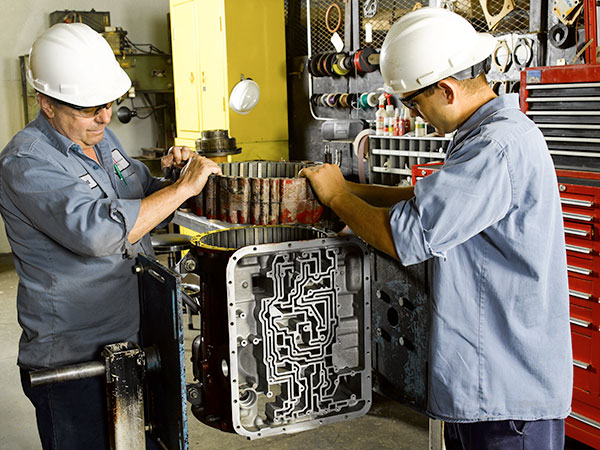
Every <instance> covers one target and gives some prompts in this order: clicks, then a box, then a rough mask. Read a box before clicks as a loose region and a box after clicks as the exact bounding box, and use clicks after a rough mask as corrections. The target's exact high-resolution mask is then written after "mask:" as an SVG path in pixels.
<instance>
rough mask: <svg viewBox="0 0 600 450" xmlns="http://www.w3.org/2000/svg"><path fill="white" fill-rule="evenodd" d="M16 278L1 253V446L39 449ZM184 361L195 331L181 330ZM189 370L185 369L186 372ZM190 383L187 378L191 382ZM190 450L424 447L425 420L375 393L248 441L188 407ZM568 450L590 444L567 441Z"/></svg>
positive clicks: (5, 449)
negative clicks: (367, 405) (334, 417)
mask: <svg viewBox="0 0 600 450" xmlns="http://www.w3.org/2000/svg"><path fill="white" fill-rule="evenodd" d="M16 288H17V276H16V274H15V271H14V267H13V266H12V259H11V257H10V255H0V342H2V343H3V345H2V346H1V348H0V383H1V384H0V386H1V388H0V405H1V407H0V449H2V450H39V449H40V448H41V446H40V443H39V438H38V436H37V428H36V426H35V416H34V411H33V407H32V406H31V404H30V403H29V401H28V400H27V398H26V397H25V395H24V394H23V393H22V391H21V386H20V382H19V376H18V370H17V366H16V364H15V361H16V358H17V345H18V340H19V336H20V328H19V325H18V323H17V314H16V304H15V297H16ZM186 333H187V334H186V349H187V350H186V359H187V360H189V358H190V351H189V349H190V347H191V339H193V337H194V335H195V333H194V332H186ZM189 372H190V371H188V373H189ZM190 381H191V380H190ZM188 416H189V419H188V420H189V443H190V449H192V450H196V449H197V450H200V449H232V450H233V449H255V448H262V449H273V448H277V449H281V450H291V449H305V448H318V449H356V450H359V449H375V448H378V449H397V450H418V449H427V447H428V428H427V427H428V420H427V418H426V417H425V416H423V415H421V414H419V413H416V412H414V411H412V410H411V409H409V408H406V407H403V406H401V405H399V404H397V403H395V402H392V401H389V400H386V399H383V398H379V397H376V398H375V399H374V402H373V408H372V409H371V412H370V413H369V414H367V415H366V416H364V417H362V418H360V419H356V420H352V421H348V422H341V423H338V424H333V425H328V426H325V427H322V428H319V429H316V430H310V431H305V432H302V433H297V434H294V435H289V436H279V437H271V438H265V439H259V440H257V441H248V440H246V439H245V438H243V437H240V436H237V435H234V434H228V433H223V432H221V431H218V430H215V429H212V428H210V427H207V426H205V425H203V424H202V423H200V422H198V421H197V420H196V419H195V418H194V417H193V416H192V415H191V412H190V411H189V409H188ZM565 448H566V449H567V450H589V449H590V447H587V446H584V445H582V444H580V443H578V442H575V441H572V440H569V439H568V440H567V446H566V447H565Z"/></svg>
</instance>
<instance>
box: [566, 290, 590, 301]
mask: <svg viewBox="0 0 600 450" xmlns="http://www.w3.org/2000/svg"><path fill="white" fill-rule="evenodd" d="M569 295H570V296H572V297H577V298H582V299H584V300H591V299H592V294H588V293H586V292H580V291H576V290H574V289H569Z"/></svg>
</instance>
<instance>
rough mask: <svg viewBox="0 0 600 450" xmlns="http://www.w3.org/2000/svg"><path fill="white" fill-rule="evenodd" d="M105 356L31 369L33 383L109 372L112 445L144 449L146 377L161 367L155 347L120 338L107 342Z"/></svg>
mask: <svg viewBox="0 0 600 450" xmlns="http://www.w3.org/2000/svg"><path fill="white" fill-rule="evenodd" d="M102 359H103V362H100V361H93V362H89V363H81V364H74V365H71V366H65V367H60V368H58V369H48V370H39V371H35V372H31V373H30V378H31V385H32V386H41V385H44V384H52V383H60V382H65V381H71V380H77V379H81V378H90V377H97V376H105V377H106V393H107V397H108V411H107V414H108V425H109V430H110V431H109V441H110V448H111V449H114V450H131V449H144V448H146V435H145V432H146V427H145V424H144V396H143V381H144V377H145V375H146V372H147V371H148V372H149V371H152V370H156V369H158V361H157V359H158V358H157V357H156V356H155V354H154V352H153V351H152V350H151V349H150V350H149V351H148V352H146V353H145V352H144V351H143V350H142V349H141V348H140V347H139V346H138V345H136V344H133V343H131V342H120V343H118V344H111V345H107V346H105V347H104V350H103V351H102Z"/></svg>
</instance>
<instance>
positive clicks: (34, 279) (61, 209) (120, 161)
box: [0, 113, 162, 368]
mask: <svg viewBox="0 0 600 450" xmlns="http://www.w3.org/2000/svg"><path fill="white" fill-rule="evenodd" d="M96 153H97V155H98V158H99V160H100V162H101V163H102V164H98V163H97V162H96V161H94V160H93V159H91V158H89V157H87V156H85V155H84V153H83V151H82V149H81V148H80V147H79V146H78V145H76V144H74V143H73V142H72V141H71V140H70V139H68V138H66V137H65V136H63V135H62V134H60V133H58V132H57V131H56V130H55V129H54V128H53V127H52V126H51V125H50V123H49V122H48V120H47V119H46V118H45V116H44V115H43V114H41V113H40V114H38V116H37V117H36V119H35V120H34V121H32V122H31V123H30V124H28V125H27V126H26V127H25V128H24V129H23V130H21V131H20V132H19V133H17V134H16V135H15V136H14V137H13V139H12V140H11V141H10V142H9V143H8V144H7V146H6V147H5V148H4V150H3V151H2V153H1V154H0V212H1V213H2V217H3V219H4V224H5V226H6V234H7V236H8V240H9V243H10V245H11V248H12V251H13V256H14V261H15V268H16V271H17V273H18V275H19V286H18V292H17V311H18V317H19V323H20V324H21V327H22V328H23V334H22V336H21V341H20V344H19V359H18V364H19V365H20V366H21V367H24V368H42V367H56V366H61V365H65V364H71V363H75V362H81V361H90V360H94V359H96V358H97V357H98V356H99V351H100V350H101V348H102V347H103V346H104V345H105V344H110V343H115V342H121V341H133V342H135V341H137V333H138V329H139V293H138V280H137V275H135V274H134V272H133V268H134V265H135V256H136V255H137V254H138V253H145V254H149V255H153V251H152V246H151V244H150V239H149V237H148V236H145V237H144V238H142V239H141V240H140V241H138V242H137V243H135V244H134V245H131V244H130V243H129V242H128V240H127V235H128V234H129V232H130V231H131V229H132V228H133V225H134V224H135V222H136V220H137V217H138V213H139V210H140V205H141V199H142V198H144V197H146V196H147V195H149V194H151V193H152V192H154V191H156V190H157V189H159V187H160V186H161V184H162V180H160V179H157V178H153V177H152V176H151V175H150V172H149V171H148V169H147V168H146V167H145V166H144V165H143V164H142V163H141V162H139V161H137V160H135V159H132V158H130V157H129V156H127V154H126V153H125V151H124V150H123V149H122V147H121V145H120V143H119V141H118V140H117V138H116V137H115V135H114V134H113V133H112V132H111V131H110V130H109V129H108V128H106V129H105V131H104V138H103V140H102V141H101V142H100V143H99V144H98V145H96ZM115 164H117V167H119V169H120V172H121V174H122V177H123V179H121V178H120V177H119V175H118V174H117V173H116V170H115V169H114V165H115Z"/></svg>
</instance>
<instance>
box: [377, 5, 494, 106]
mask: <svg viewBox="0 0 600 450" xmlns="http://www.w3.org/2000/svg"><path fill="white" fill-rule="evenodd" d="M495 47H496V39H495V38H494V37H493V36H492V35H490V34H487V33H477V32H476V31H475V29H474V28H473V26H472V25H471V24H470V23H469V22H468V21H467V20H466V19H464V18H462V17H461V16H459V15H458V14H455V13H453V12H450V11H448V10H446V9H443V8H435V7H427V8H421V9H418V10H416V11H413V12H410V13H408V14H406V15H404V16H403V17H402V18H401V19H400V20H399V21H398V22H396V23H395V24H394V25H392V27H391V28H390V31H389V32H388V34H387V36H386V37H385V40H384V41H383V45H382V47H381V56H380V61H379V65H380V69H381V74H382V75H383V81H384V83H385V85H384V87H385V89H386V91H388V92H389V93H396V94H404V93H406V92H411V91H415V90H417V89H420V88H423V87H425V86H429V85H431V84H433V83H436V82H437V81H440V80H443V79H444V78H447V77H449V76H452V75H455V74H457V73H458V72H461V71H463V70H465V69H468V68H470V67H472V66H474V65H475V64H477V63H480V62H482V61H484V60H485V59H486V58H487V57H488V56H490V55H491V54H492V52H493V51H494V48H495Z"/></svg>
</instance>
